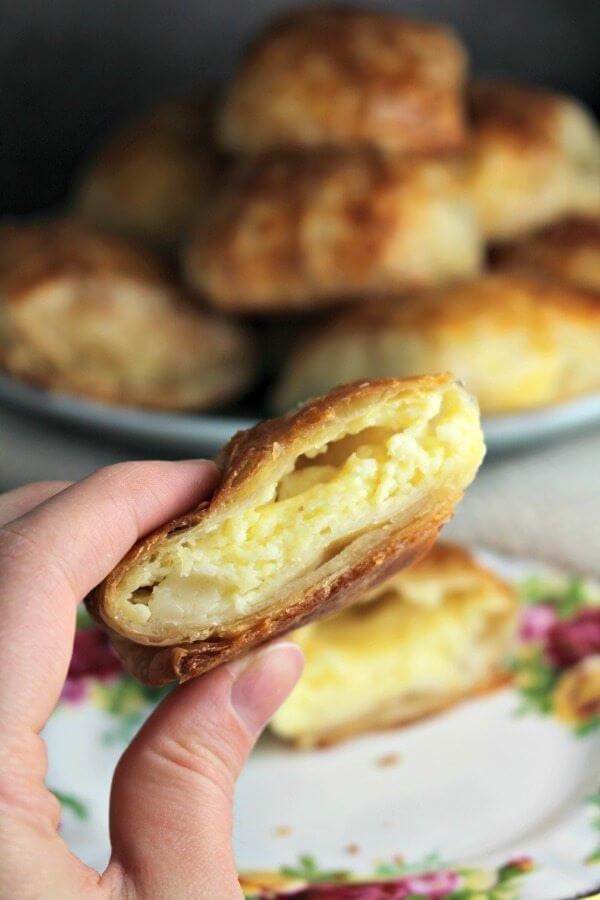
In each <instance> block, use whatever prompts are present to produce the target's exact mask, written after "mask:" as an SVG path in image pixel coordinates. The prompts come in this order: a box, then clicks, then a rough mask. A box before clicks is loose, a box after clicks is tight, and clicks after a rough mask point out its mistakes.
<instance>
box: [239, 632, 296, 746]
mask: <svg viewBox="0 0 600 900" xmlns="http://www.w3.org/2000/svg"><path fill="white" fill-rule="evenodd" d="M303 666H304V656H303V654H302V651H301V650H300V648H299V647H298V646H297V645H296V644H294V643H292V642H291V641H278V642H277V643H275V644H270V645H268V646H267V647H265V648H264V649H262V650H259V651H258V652H257V653H256V654H254V655H253V656H252V657H251V658H250V659H249V660H240V661H239V662H237V663H233V664H232V665H231V666H230V670H231V671H232V672H233V674H234V678H235V680H234V683H233V686H232V688H231V704H232V706H233V708H234V709H235V711H236V713H237V714H238V716H239V717H240V719H241V720H242V721H243V723H244V724H245V725H246V727H247V728H248V730H249V731H250V732H251V734H258V732H259V731H261V730H262V729H263V728H264V726H265V725H266V724H267V722H268V721H269V719H270V718H271V716H272V715H274V713H275V712H276V711H277V710H278V709H279V707H280V706H281V704H282V703H283V701H284V700H285V699H286V697H287V696H288V695H289V694H290V693H291V691H292V688H293V687H294V686H295V684H296V682H297V681H298V679H299V678H300V675H301V674H302V669H303Z"/></svg>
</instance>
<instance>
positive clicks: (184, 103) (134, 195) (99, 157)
mask: <svg viewBox="0 0 600 900" xmlns="http://www.w3.org/2000/svg"><path fill="white" fill-rule="evenodd" d="M222 169H223V161H222V160H221V159H220V158H219V157H218V154H217V152H216V150H215V148H214V145H213V137H212V103H211V102H210V101H209V100H208V99H206V98H201V97H200V98H197V99H194V98H189V99H180V100H174V101H170V102H166V103H163V104H161V105H160V106H158V107H157V108H156V109H154V110H153V111H152V112H151V113H149V114H147V115H146V116H144V117H143V118H141V119H140V120H139V121H136V122H135V123H133V124H132V125H129V126H128V127H126V128H125V129H124V130H122V131H118V132H117V133H116V134H115V135H113V136H112V137H110V138H109V140H108V141H107V142H106V144H105V145H104V146H103V147H101V148H100V150H99V151H98V152H97V153H96V154H95V155H94V156H93V157H92V159H91V161H90V162H89V164H88V166H87V167H86V169H85V171H84V172H83V173H82V175H81V176H80V178H79V182H78V184H77V187H76V192H75V197H74V206H75V209H76V211H77V212H78V213H79V214H80V215H81V216H82V217H83V218H84V219H86V220H87V221H89V222H91V223H93V224H96V225H99V226H101V227H102V228H106V229H107V230H109V231H114V232H116V233H117V234H122V235H125V236H126V237H132V238H136V239H138V240H140V241H142V242H147V243H149V244H151V245H152V246H156V247H159V248H164V249H170V248H174V247H175V246H176V245H177V244H178V243H179V242H180V241H181V240H182V239H183V237H184V236H185V235H186V234H187V232H188V230H189V229H190V227H191V226H192V225H193V223H194V222H195V221H196V220H197V219H198V218H199V216H200V214H201V213H202V211H203V209H204V207H205V205H206V203H207V202H208V200H209V197H210V195H211V194H212V192H213V191H214V190H215V186H216V182H217V179H218V178H219V177H220V174H221V170H222Z"/></svg>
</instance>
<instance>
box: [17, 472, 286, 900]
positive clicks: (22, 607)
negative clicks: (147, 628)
mask: <svg viewBox="0 0 600 900" xmlns="http://www.w3.org/2000/svg"><path fill="white" fill-rule="evenodd" d="M217 478H218V474H217V470H216V467H215V466H213V465H212V463H207V462H194V461H189V462H179V463H166V462H148V463H127V464H120V465H117V466H112V467H109V468H107V469H103V470H100V471H99V472H96V473H95V474H94V475H92V476H90V477H89V478H86V479H85V480H84V481H81V482H79V483H78V484H74V485H67V484H63V483H51V484H34V485H29V486H27V487H24V488H20V489H18V490H16V491H12V492H11V493H8V494H4V495H0V572H1V579H0V897H2V898H10V900H22V898H48V897H52V898H54V897H56V898H60V900H67V898H87V897H90V898H99V900H100V898H104V897H106V898H111V900H115V898H121V897H124V898H125V897H126V898H136V897H148V898H152V900H161V898H165V900H167V898H168V900H183V898H192V897H193V898H202V900H204V898H206V900H230V898H239V897H240V896H241V891H240V888H239V885H238V881H237V872H236V866H235V860H234V857H233V852H232V848H231V811H232V798H233V790H234V785H235V781H236V778H237V776H238V775H239V772H240V769H241V767H242V766H243V764H244V762H245V761H246V759H247V757H248V754H249V752H250V750H251V748H252V746H253V744H254V742H255V740H256V738H257V736H258V734H259V733H260V731H261V729H262V728H263V727H264V725H265V724H266V722H267V720H268V719H269V718H270V717H271V715H272V714H273V713H274V712H275V710H276V709H277V708H278V706H279V705H280V704H281V703H282V702H283V700H284V699H285V698H286V696H287V695H288V693H289V692H290V691H291V689H292V687H293V686H294V684H295V683H296V681H297V679H298V677H299V675H300V671H301V668H302V656H301V653H300V651H299V650H298V648H297V647H296V646H295V645H294V644H291V643H289V642H288V643H285V642H280V643H275V644H271V645H269V646H266V647H264V648H262V649H260V650H259V651H257V652H256V653H255V654H254V655H252V656H250V657H247V658H246V659H244V660H239V661H237V662H235V663H232V664H229V665H227V666H223V667H222V668H220V669H217V670H215V671H213V672H211V673H209V674H208V675H206V676H204V677H203V678H200V679H197V680H195V681H191V682H189V683H188V684H186V685H184V686H183V687H180V688H178V689H177V690H176V691H174V692H173V693H172V694H171V695H170V696H169V697H167V698H166V700H164V701H163V703H161V705H160V706H159V707H158V708H157V709H156V710H155V712H154V713H153V715H152V716H151V717H150V718H149V720H148V721H147V723H146V724H145V726H144V727H143V728H142V729H141V731H140V733H139V734H138V736H137V737H136V738H135V740H134V741H133V742H132V744H131V746H130V747H129V748H128V749H127V750H126V751H125V753H124V755H123V757H122V758H121V761H120V763H119V765H118V767H117V770H116V772H115V776H114V780H113V785H112V794H111V804H110V807H111V808H110V834H111V841H112V857H111V861H110V863H109V865H108V868H107V869H106V871H105V872H104V874H102V875H99V874H98V873H97V872H96V871H94V870H93V869H91V868H89V867H88V866H85V865H84V864H83V863H82V862H81V861H80V860H78V859H77V858H76V857H75V856H73V854H72V853H71V852H70V851H69V849H68V848H67V846H66V844H65V843H64V842H63V840H62V838H61V837H60V834H59V833H58V831H57V827H58V823H59V817H60V807H59V803H58V801H57V800H56V798H55V797H54V796H53V794H52V793H50V791H48V790H47V788H46V787H45V784H44V778H45V774H46V768H47V760H46V747H45V744H44V742H43V740H42V738H41V737H40V731H41V729H42V728H43V727H44V725H45V723H46V721H47V720H48V717H49V716H50V714H51V712H52V710H53V708H54V706H55V705H56V703H57V700H58V698H59V695H60V692H61V688H62V686H63V683H64V680H65V676H66V673H67V668H68V665H69V659H70V655H71V649H72V646H73V637H74V632H75V617H76V608H77V604H78V603H79V602H80V601H81V599H82V598H83V597H84V596H85V595H86V593H87V592H88V591H89V590H90V589H91V588H93V587H94V585H96V584H97V583H98V582H99V581H100V580H101V579H102V578H103V577H104V576H105V575H106V574H107V573H108V572H109V571H110V570H111V569H112V567H113V566H114V565H115V564H116V563H117V562H118V561H119V560H120V559H121V557H122V556H123V555H124V554H125V553H126V552H127V550H128V549H129V548H130V547H131V545H132V544H133V543H134V542H135V541H136V540H137V539H138V538H139V537H141V536H142V535H144V534H146V533H147V532H149V531H150V530H152V529H153V528H155V527H156V526H158V525H159V524H161V523H163V522H165V521H166V520H168V519H169V518H171V517H173V516H175V515H177V514H180V513H182V512H184V511H185V510H186V509H189V508H190V507H191V506H193V505H195V504H196V503H198V502H199V501H200V500H202V499H203V498H205V497H206V496H208V495H209V494H210V492H211V490H212V488H213V487H214V485H215V483H216V480H217Z"/></svg>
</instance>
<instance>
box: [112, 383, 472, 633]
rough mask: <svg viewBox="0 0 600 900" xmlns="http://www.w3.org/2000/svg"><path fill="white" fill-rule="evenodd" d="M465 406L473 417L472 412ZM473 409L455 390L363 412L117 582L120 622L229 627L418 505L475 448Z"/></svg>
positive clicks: (141, 627) (148, 627)
mask: <svg viewBox="0 0 600 900" xmlns="http://www.w3.org/2000/svg"><path fill="white" fill-rule="evenodd" d="M465 407H467V408H470V414H469V413H468V412H467V411H466V408H465ZM476 422H477V409H476V407H475V405H473V406H472V408H471V407H470V405H469V404H468V403H467V404H465V400H464V396H463V395H462V394H461V393H460V392H458V391H447V392H445V394H443V395H442V394H440V393H437V392H436V393H431V394H427V395H424V396H421V397H419V398H418V399H416V400H415V401H414V402H412V403H411V404H408V403H407V402H406V401H404V402H403V403H402V404H400V403H398V402H397V401H396V402H395V403H392V402H390V403H389V404H388V405H385V406H383V408H382V407H381V406H377V407H375V408H374V409H371V410H367V411H365V412H363V413H362V414H361V415H359V416H357V418H356V419H355V420H354V421H353V422H351V423H349V425H347V427H346V429H345V431H344V432H343V433H342V434H341V435H340V437H339V438H336V439H335V440H332V441H329V442H328V443H326V444H324V445H323V446H321V447H319V448H317V449H315V450H312V451H311V452H310V454H305V455H304V456H301V457H300V458H299V459H298V460H297V462H296V465H295V467H294V469H293V470H292V471H290V472H288V473H286V474H285V475H284V476H283V477H282V478H281V479H280V481H279V482H278V483H273V484H272V485H270V486H268V487H267V488H265V491H264V492H263V493H264V496H262V497H261V498H259V501H258V502H256V500H255V502H254V503H253V504H252V505H251V506H249V507H248V508H246V509H241V510H240V509H238V511H237V512H236V513H235V515H232V516H229V517H226V518H224V519H223V520H222V521H220V522H219V523H218V524H215V525H214V527H213V528H212V529H210V530H208V529H207V528H206V526H200V528H201V530H198V529H197V530H196V532H193V531H192V532H188V533H187V534H183V535H181V536H178V537H177V538H172V539H171V541H170V542H169V544H168V546H167V548H166V549H165V550H163V551H162V552H161V554H160V555H159V556H158V557H157V558H156V559H152V558H150V559H149V560H147V561H146V562H145V563H143V564H141V565H138V566H137V567H136V568H135V569H134V570H133V571H132V572H131V573H130V574H129V575H128V577H127V580H126V581H124V583H123V584H122V585H121V586H120V592H121V596H122V597H123V598H124V601H125V602H124V603H122V604H121V606H120V610H119V615H120V616H123V617H124V619H125V621H126V622H127V623H128V625H129V626H133V627H134V629H136V630H138V631H139V632H140V633H141V634H144V633H145V634H151V635H154V634H156V632H155V629H158V628H159V627H160V628H164V627H177V628H183V629H184V630H187V632H188V633H193V629H194V628H196V629H198V628H204V627H210V626H213V625H217V624H220V625H222V624H224V623H225V622H228V623H229V622H232V621H235V620H237V619H239V618H240V617H242V616H244V615H247V614H249V613H251V612H254V611H256V610H258V609H260V608H261V607H262V606H263V605H264V604H265V603H266V602H268V601H269V600H270V599H272V598H273V593H274V591H276V590H277V589H278V588H279V587H283V586H284V585H285V584H286V583H289V581H291V580H292V579H294V578H296V577H298V576H299V575H302V574H304V573H305V572H308V571H311V570H312V569H313V568H315V567H317V566H319V565H320V564H321V563H323V562H324V561H326V560H328V559H330V558H331V557H332V556H334V555H335V554H336V553H338V552H340V551H341V549H343V547H344V546H346V545H347V544H348V543H349V542H350V541H351V540H352V539H353V538H354V537H356V536H357V535H358V534H360V532H361V530H362V529H364V528H366V527H372V526H373V525H376V524H378V523H381V524H385V523H386V522H387V521H388V520H389V519H390V518H391V517H392V516H393V515H394V513H395V512H396V510H397V509H398V507H399V506H400V505H403V504H406V503H407V500H408V501H410V500H411V499H412V498H414V500H415V501H416V500H417V499H418V498H419V496H421V494H422V492H423V490H424V489H426V487H427V485H428V484H430V483H431V480H432V479H435V478H436V477H437V476H438V474H439V473H440V470H441V469H442V468H443V467H444V465H445V464H446V463H447V462H448V461H449V464H450V465H454V461H453V459H452V457H453V454H456V453H457V452H459V450H460V453H461V455H462V456H463V457H464V456H467V457H468V458H471V457H472V456H473V455H474V454H479V453H480V446H481V445H480V433H479V429H478V428H477V427H474V424H475V423H476Z"/></svg>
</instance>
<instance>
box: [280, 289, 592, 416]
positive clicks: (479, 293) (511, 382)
mask: <svg viewBox="0 0 600 900" xmlns="http://www.w3.org/2000/svg"><path fill="white" fill-rule="evenodd" d="M599 359H600V301H599V300H598V297H597V296H596V295H595V294H592V293H590V292H587V293H586V292H583V291H581V290H579V289H577V288H572V287H570V286H569V285H565V284H560V283H556V284H552V283H550V282H548V281H547V280H545V279H539V278H533V277H532V276H530V275H526V274H523V273H518V272H515V273H506V274H491V275H482V276H480V277H478V278H475V279H473V280H472V281H469V282H465V283H464V284H460V285H455V286H453V287H447V288H443V289H438V290H437V291H431V292H428V293H424V294H421V295H416V296H415V295H412V296H406V297H398V298H383V299H377V298H373V299H370V300H369V301H368V302H365V303H363V304H361V305H360V306H358V307H353V308H352V309H351V310H350V311H346V312H344V313H342V314H338V316H337V318H335V319H333V321H332V322H331V323H330V324H329V325H328V326H324V327H322V328H321V329H320V330H317V331H315V332H314V333H313V335H312V337H310V338H307V339H305V340H304V341H301V342H300V343H299V344H298V345H297V347H296V349H295V351H294V352H293V353H292V356H291V358H290V359H289V361H288V364H287V366H286V367H285V369H284V371H283V373H282V375H281V377H280V381H279V384H278V385H277V387H276V390H275V393H274V397H273V406H274V409H276V410H284V409H288V408H289V407H290V406H293V405H294V404H295V403H297V402H298V401H300V400H302V399H304V398H306V397H311V396H314V395H315V394H320V393H322V392H323V391H326V390H328V389H329V388H330V387H332V386H333V385H334V384H337V383H338V382H343V381H349V380H351V379H354V378H387V377H402V376H405V375H415V374H418V373H420V372H441V371H451V372H455V373H456V375H457V376H458V377H459V378H461V379H463V380H464V381H465V383H466V385H467V387H468V389H469V390H470V391H472V392H473V393H474V394H475V396H476V397H477V399H478V400H479V404H480V407H481V411H482V413H483V414H484V415H490V414H494V413H504V412H511V411H516V410H522V409H530V408H533V407H539V406H547V405H549V404H553V403H559V402H561V401H563V400H567V399H569V398H571V397H575V396H577V395H579V394H585V393H592V392H594V391H596V390H598V389H600V366H599V365H598V360H599Z"/></svg>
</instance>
